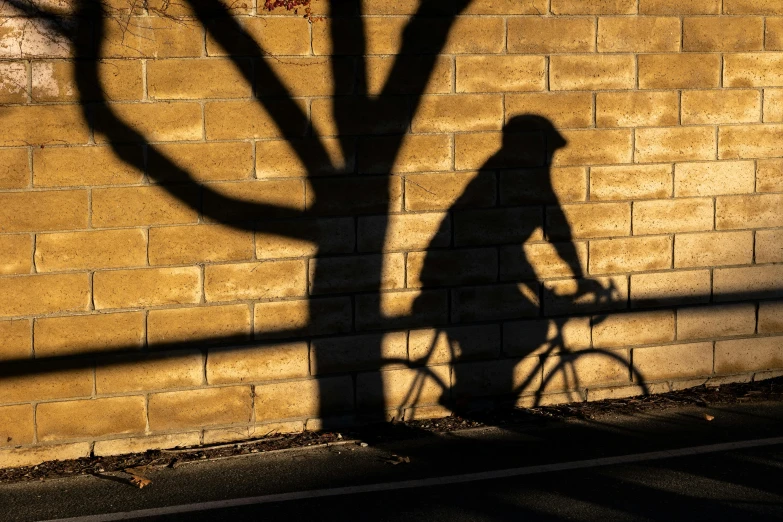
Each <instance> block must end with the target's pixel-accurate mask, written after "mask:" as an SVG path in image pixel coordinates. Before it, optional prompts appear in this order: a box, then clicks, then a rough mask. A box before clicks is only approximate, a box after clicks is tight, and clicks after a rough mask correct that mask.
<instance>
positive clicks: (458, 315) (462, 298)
mask: <svg viewBox="0 0 783 522" xmlns="http://www.w3.org/2000/svg"><path fill="white" fill-rule="evenodd" d="M451 303H452V306H451V322H452V323H467V322H474V321H492V320H498V319H518V318H520V317H536V316H538V315H539V308H540V303H539V298H538V285H537V284H535V283H531V284H530V285H524V284H518V285H517V284H498V285H488V286H472V287H471V286H467V287H461V288H457V289H454V290H452V293H451Z"/></svg>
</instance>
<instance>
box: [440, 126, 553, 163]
mask: <svg viewBox="0 0 783 522" xmlns="http://www.w3.org/2000/svg"><path fill="white" fill-rule="evenodd" d="M501 147H502V151H501ZM545 162H546V149H545V145H544V141H543V137H542V136H541V135H538V134H527V133H525V134H509V133H506V134H503V133H500V132H480V133H464V134H456V135H455V136H454V163H455V168H456V169H457V170H478V169H482V170H483V169H485V168H487V166H488V165H492V166H493V167H494V168H524V167H541V166H543V165H544V164H545Z"/></svg>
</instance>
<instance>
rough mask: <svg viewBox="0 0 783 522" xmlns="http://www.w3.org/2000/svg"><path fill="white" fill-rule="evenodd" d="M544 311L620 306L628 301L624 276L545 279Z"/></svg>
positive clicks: (584, 311) (574, 311) (557, 312)
mask: <svg viewBox="0 0 783 522" xmlns="http://www.w3.org/2000/svg"><path fill="white" fill-rule="evenodd" d="M543 292H544V315H565V314H568V315H573V314H587V313H595V312H601V311H606V310H622V309H624V308H626V307H627V302H628V278H627V277H625V276H611V277H593V278H590V279H573V278H572V279H554V280H552V279H550V280H549V281H544V290H543Z"/></svg>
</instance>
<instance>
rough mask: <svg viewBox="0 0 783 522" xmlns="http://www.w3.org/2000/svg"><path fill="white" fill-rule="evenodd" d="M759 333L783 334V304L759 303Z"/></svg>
mask: <svg viewBox="0 0 783 522" xmlns="http://www.w3.org/2000/svg"><path fill="white" fill-rule="evenodd" d="M759 333H760V334H768V333H783V303H780V302H761V303H759Z"/></svg>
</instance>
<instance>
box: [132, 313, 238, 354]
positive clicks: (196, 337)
mask: <svg viewBox="0 0 783 522" xmlns="http://www.w3.org/2000/svg"><path fill="white" fill-rule="evenodd" d="M250 331H251V318H250V309H249V308H248V307H247V305H243V304H242V305H227V306H204V307H198V308H174V309H169V310H151V311H150V312H149V316H148V318H147V342H148V343H149V344H150V345H155V344H166V343H185V342H199V343H205V342H220V343H223V344H227V343H229V342H240V341H246V340H248V339H249V338H250Z"/></svg>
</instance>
